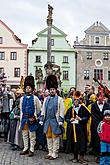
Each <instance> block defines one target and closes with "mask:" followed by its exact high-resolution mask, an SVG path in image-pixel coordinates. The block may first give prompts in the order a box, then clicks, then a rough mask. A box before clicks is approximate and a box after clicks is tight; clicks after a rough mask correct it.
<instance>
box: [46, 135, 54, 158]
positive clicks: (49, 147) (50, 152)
mask: <svg viewBox="0 0 110 165" xmlns="http://www.w3.org/2000/svg"><path fill="white" fill-rule="evenodd" d="M47 146H48V151H49V153H48V155H49V156H52V152H53V141H52V138H47Z"/></svg>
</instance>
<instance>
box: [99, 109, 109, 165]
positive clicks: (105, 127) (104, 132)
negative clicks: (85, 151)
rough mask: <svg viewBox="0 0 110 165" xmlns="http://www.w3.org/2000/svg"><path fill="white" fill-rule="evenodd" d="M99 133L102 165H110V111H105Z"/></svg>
mask: <svg viewBox="0 0 110 165" xmlns="http://www.w3.org/2000/svg"><path fill="white" fill-rule="evenodd" d="M97 131H98V134H99V137H100V165H110V110H105V111H104V117H103V120H102V121H101V122H100V123H99V125H98V128H97Z"/></svg>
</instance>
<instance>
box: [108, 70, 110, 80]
mask: <svg viewBox="0 0 110 165" xmlns="http://www.w3.org/2000/svg"><path fill="white" fill-rule="evenodd" d="M108 80H110V71H108Z"/></svg>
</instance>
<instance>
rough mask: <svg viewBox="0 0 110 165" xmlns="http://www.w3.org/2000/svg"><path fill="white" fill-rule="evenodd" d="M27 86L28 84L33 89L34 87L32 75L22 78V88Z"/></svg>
mask: <svg viewBox="0 0 110 165" xmlns="http://www.w3.org/2000/svg"><path fill="white" fill-rule="evenodd" d="M27 86H30V87H31V88H32V89H33V90H34V88H35V84H34V77H33V76H27V77H26V78H25V80H24V89H26V87H27Z"/></svg>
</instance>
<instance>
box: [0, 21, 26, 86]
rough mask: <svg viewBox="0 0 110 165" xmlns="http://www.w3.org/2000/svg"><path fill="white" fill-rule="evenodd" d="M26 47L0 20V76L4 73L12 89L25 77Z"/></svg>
mask: <svg viewBox="0 0 110 165" xmlns="http://www.w3.org/2000/svg"><path fill="white" fill-rule="evenodd" d="M27 46H28V45H27V44H22V43H21V40H20V39H19V38H18V37H17V36H16V35H15V34H14V32H13V31H12V30H11V29H10V28H9V27H8V26H7V25H6V24H5V23H3V22H2V21H1V20H0V74H1V73H5V76H6V77H7V84H8V85H11V86H12V87H14V86H16V85H19V84H20V79H21V76H26V75H27Z"/></svg>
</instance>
